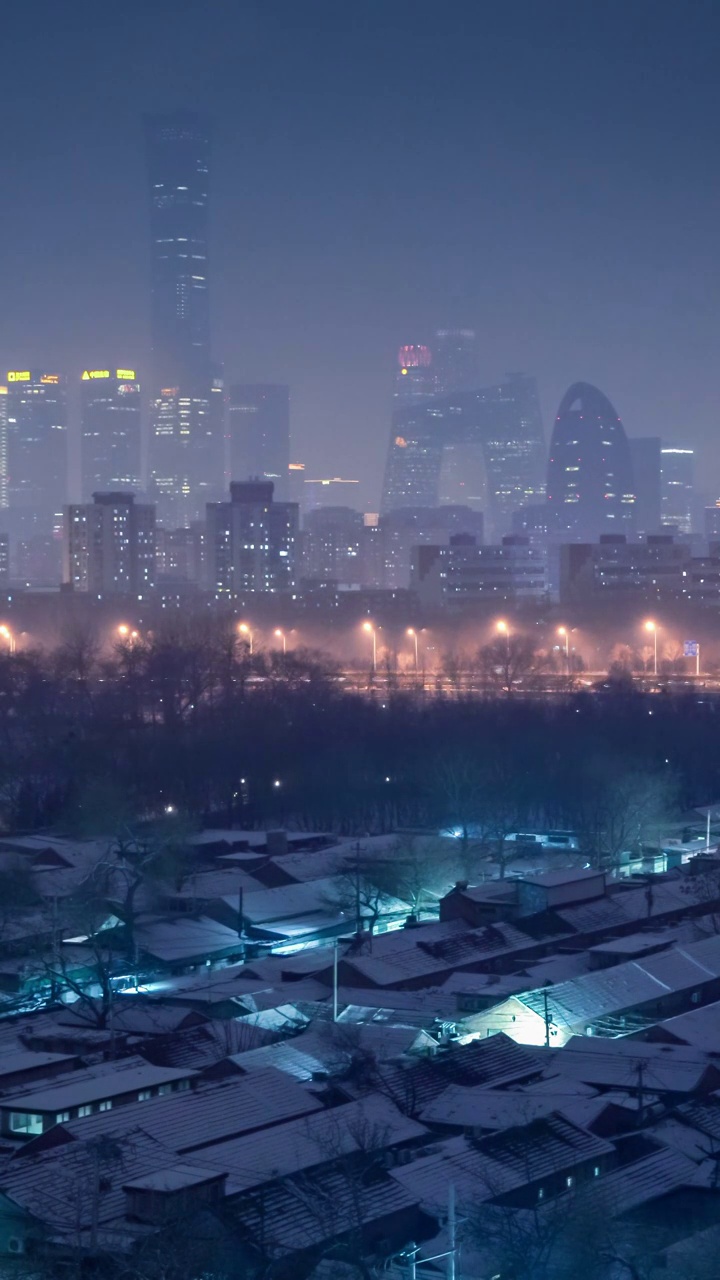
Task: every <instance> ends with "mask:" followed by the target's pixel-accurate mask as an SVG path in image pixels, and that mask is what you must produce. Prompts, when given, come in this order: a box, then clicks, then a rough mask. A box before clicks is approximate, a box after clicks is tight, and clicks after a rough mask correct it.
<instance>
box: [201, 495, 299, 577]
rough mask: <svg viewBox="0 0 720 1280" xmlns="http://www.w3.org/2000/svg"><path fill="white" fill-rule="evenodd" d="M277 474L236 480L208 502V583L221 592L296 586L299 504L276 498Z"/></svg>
mask: <svg viewBox="0 0 720 1280" xmlns="http://www.w3.org/2000/svg"><path fill="white" fill-rule="evenodd" d="M273 489H274V486H273V483H272V480H251V481H232V482H231V484H230V501H229V502H210V503H208V505H207V532H206V542H205V555H206V572H207V586H208V588H209V590H211V591H213V592H215V594H216V595H218V596H234V595H242V594H243V593H244V592H247V591H261V592H290V591H293V590H294V588H295V584H296V579H297V568H298V563H297V562H298V549H299V509H298V506H297V504H296V503H294V502H275V501H274V496H273Z"/></svg>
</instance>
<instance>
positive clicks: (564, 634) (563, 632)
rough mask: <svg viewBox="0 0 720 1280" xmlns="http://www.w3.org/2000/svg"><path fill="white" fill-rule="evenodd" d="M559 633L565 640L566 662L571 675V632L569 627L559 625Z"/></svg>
mask: <svg viewBox="0 0 720 1280" xmlns="http://www.w3.org/2000/svg"><path fill="white" fill-rule="evenodd" d="M558 635H559V636H560V637H561V638H562V639H563V640H564V641H565V663H566V666H567V672H568V675H570V634H569V632H568V629H567V627H558Z"/></svg>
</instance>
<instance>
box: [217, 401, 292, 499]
mask: <svg viewBox="0 0 720 1280" xmlns="http://www.w3.org/2000/svg"><path fill="white" fill-rule="evenodd" d="M228 434H229V436H230V478H231V480H272V482H273V484H274V486H275V494H276V495H277V498H278V499H279V500H281V501H285V499H286V498H287V496H288V471H289V468H290V388H289V387H286V386H282V385H280V384H274V383H250V384H245V383H243V384H239V385H236V386H233V387H231V388H230V395H229V400H228Z"/></svg>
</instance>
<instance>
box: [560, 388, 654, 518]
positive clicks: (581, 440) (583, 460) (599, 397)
mask: <svg viewBox="0 0 720 1280" xmlns="http://www.w3.org/2000/svg"><path fill="white" fill-rule="evenodd" d="M547 500H548V505H549V507H550V509H551V512H552V519H553V525H554V530H555V533H556V534H557V535H558V536H559V537H560V539H561V540H562V541H567V542H595V541H596V540H597V539H598V538H599V537H600V536H601V535H602V534H608V533H617V534H623V533H625V534H632V532H633V530H634V527H635V485H634V478H633V467H632V458H631V455H630V446H629V444H628V439H627V436H626V435H625V428H624V427H623V424H622V422H621V421H620V419H619V417H618V415H617V413H616V412H615V409H614V408H613V406H612V405H611V403H610V401H609V400H608V398H607V396H604V395H603V393H602V392H601V391H598V389H597V387H593V386H590V384H589V383H586V382H576V383H574V384H573V386H571V387H570V388H569V390H568V391H566V393H565V395H564V396H563V398H562V401H561V403H560V407H559V409H558V413H557V418H556V419H555V427H554V429H553V435H552V442H551V445H550V458H549V460H548V478H547Z"/></svg>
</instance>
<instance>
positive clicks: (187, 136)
mask: <svg viewBox="0 0 720 1280" xmlns="http://www.w3.org/2000/svg"><path fill="white" fill-rule="evenodd" d="M145 140H146V152H147V163H148V178H149V183H150V226H151V237H152V242H151V282H152V307H151V341H152V375H151V397H150V478H151V488H152V489H153V491H154V496H155V498H156V500H157V504H158V516H159V518H160V519H161V520H162V521H163V522H164V523H169V524H174V525H187V524H189V523H190V521H191V520H192V519H194V518H196V517H197V516H198V515H199V514H200V513H201V512H202V510H203V509H204V505H205V503H206V502H207V501H208V500H209V499H210V498H213V497H214V496H215V495H216V494H217V492H218V491H219V487H220V484H221V476H222V449H223V442H222V416H221V415H220V414H219V413H218V412H217V411H216V406H215V404H214V403H211V401H212V400H213V377H214V376H216V374H217V371H216V370H214V369H213V366H212V363H211V357H210V312H209V299H208V189H209V167H210V131H209V127H208V124H207V122H206V121H205V120H204V119H203V118H202V117H201V116H199V115H196V114H194V113H193V112H189V111H178V112H174V113H172V114H168V115H153V116H147V117H146V118H145Z"/></svg>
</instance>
